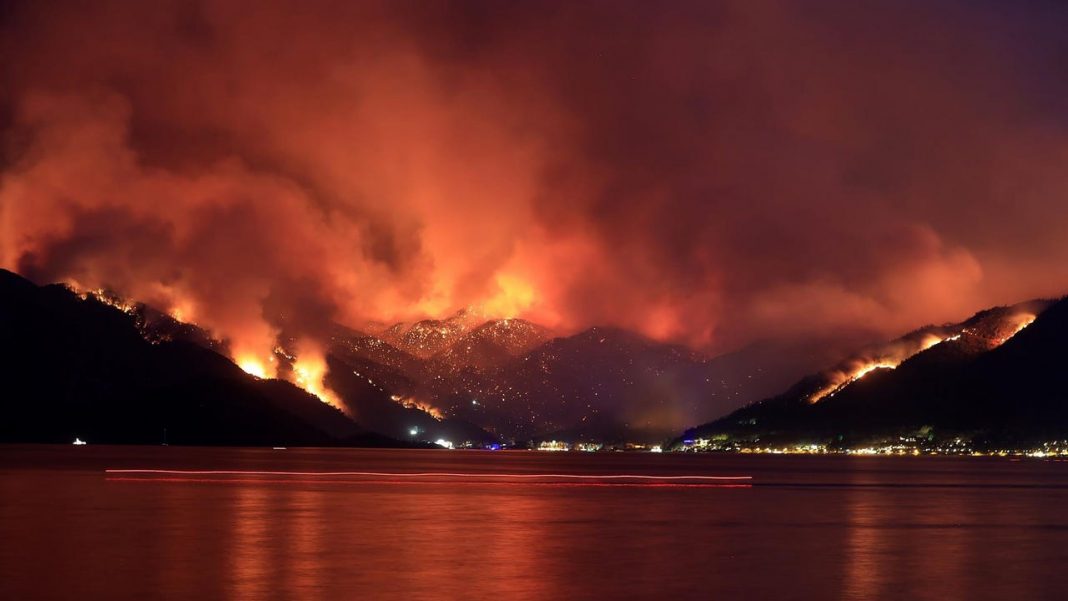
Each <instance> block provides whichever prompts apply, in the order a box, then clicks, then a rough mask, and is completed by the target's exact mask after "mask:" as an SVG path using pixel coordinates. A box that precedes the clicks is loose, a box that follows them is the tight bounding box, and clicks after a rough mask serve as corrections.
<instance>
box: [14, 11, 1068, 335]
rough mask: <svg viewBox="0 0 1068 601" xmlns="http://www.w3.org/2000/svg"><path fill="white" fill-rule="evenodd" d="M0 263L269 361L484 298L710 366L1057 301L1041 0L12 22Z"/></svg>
mask: <svg viewBox="0 0 1068 601" xmlns="http://www.w3.org/2000/svg"><path fill="white" fill-rule="evenodd" d="M0 24H2V30H0V67H2V80H0V127H2V131H3V146H2V149H3V158H2V162H0V167H2V169H3V173H2V178H3V179H2V180H0V266H3V267H6V268H10V269H14V270H16V271H18V272H21V273H23V274H25V275H27V276H29V277H31V278H34V279H36V280H39V281H56V280H68V281H75V282H78V283H79V284H80V285H83V286H86V287H109V288H112V289H114V290H116V291H118V292H121V293H124V294H128V295H130V296H133V297H135V298H138V299H140V300H145V301H147V302H150V303H154V304H157V305H160V306H162V307H164V308H169V309H170V310H172V311H175V312H178V313H180V314H181V315H182V316H184V317H186V318H188V319H191V320H193V321H196V322H198V323H201V324H203V325H205V326H207V327H209V328H211V329H212V330H214V331H215V332H217V333H218V334H219V335H220V336H223V337H227V338H229V339H231V341H232V346H233V347H234V349H235V352H237V351H240V350H241V349H243V348H246V349H248V350H249V351H250V352H257V353H263V352H267V350H266V349H269V348H271V345H272V340H273V338H274V336H275V334H276V333H277V331H278V330H279V328H280V327H281V326H280V323H281V319H282V318H284V320H285V323H287V324H288V325H289V327H292V326H293V324H294V323H296V324H298V325H297V326H296V327H297V329H302V330H304V331H303V332H298V334H299V335H301V336H305V337H310V338H315V337H316V336H319V335H320V334H321V331H322V329H323V328H325V327H327V325H328V324H329V322H331V321H332V320H336V321H339V322H342V323H345V324H347V325H350V326H354V327H360V326H361V325H362V324H363V323H365V322H366V321H367V320H391V319H406V318H414V317H419V316H425V315H444V314H447V313H450V312H452V311H454V310H456V309H458V308H461V307H464V306H469V305H475V306H481V307H482V308H483V309H484V310H485V311H486V312H487V313H489V314H498V315H522V316H526V317H529V318H532V319H535V320H538V321H541V322H544V323H547V324H549V325H552V326H556V327H558V328H560V329H562V330H567V329H574V328H580V327H583V326H587V325H592V324H614V325H620V326H624V327H631V328H636V329H639V330H641V331H643V332H645V333H647V334H650V335H653V336H656V337H660V338H665V339H675V340H680V341H684V342H687V343H690V344H693V345H695V346H701V347H706V348H708V349H710V350H727V349H729V348H731V347H734V346H737V345H739V344H743V343H745V342H747V341H750V340H753V339H756V338H762V337H768V336H775V335H794V334H798V335H803V334H808V333H812V332H814V331H819V332H821V333H824V334H825V333H826V332H827V331H833V330H849V329H857V328H870V329H874V330H876V331H880V332H882V333H893V332H897V331H900V330H903V329H908V328H911V327H913V326H916V325H919V324H922V323H928V322H938V321H944V320H948V319H953V318H960V317H962V316H963V315H964V314H966V313H968V312H970V311H973V310H975V309H978V308H981V307H983V306H987V305H991V304H995V303H1005V302H1012V301H1017V300H1021V299H1023V298H1027V297H1032V296H1038V295H1051V294H1060V293H1064V292H1066V291H1068V270H1065V269H1064V268H1063V265H1065V264H1066V263H1068V244H1065V243H1064V241H1063V237H1064V233H1065V231H1068V202H1066V201H1065V192H1066V190H1068V181H1066V177H1065V175H1064V173H1065V171H1064V168H1063V165H1064V164H1065V161H1066V159H1068V132H1066V131H1065V125H1066V123H1068V120H1066V117H1068V114H1066V113H1065V111H1064V108H1063V106H1062V105H1061V102H1060V101H1061V100H1062V99H1063V98H1064V97H1066V96H1065V92H1068V78H1066V74H1065V71H1064V67H1063V65H1064V64H1065V59H1066V58H1068V44H1066V43H1065V42H1064V38H1063V35H1062V32H1063V31H1064V30H1065V27H1066V26H1068V15H1066V14H1065V11H1064V10H1062V8H1061V7H1058V6H1057V5H1055V4H1051V5H1045V4H1039V3H1013V4H1012V5H1008V4H1005V3H990V4H986V3H979V2H967V3H959V4H958V3H951V2H943V3H935V4H930V3H900V2H860V3H857V2H845V1H843V2H803V3H797V2H750V1H749V0H745V1H737V2H719V3H717V2H673V3H666V4H665V3H648V2H604V3H597V2H591V3H575V2H560V3H545V2H536V3H535V2H531V3H501V2H455V3H452V2H418V3H391V2H385V3H378V2H369V3H353V2H270V3H267V2H249V3H244V2H231V1H222V0H220V1H207V2H174V1H164V2H151V3H138V2H116V3H108V2H94V3H69V4H68V3H44V2H24V3H19V2H15V3H11V4H7V5H5V6H4V8H3V9H2V11H0Z"/></svg>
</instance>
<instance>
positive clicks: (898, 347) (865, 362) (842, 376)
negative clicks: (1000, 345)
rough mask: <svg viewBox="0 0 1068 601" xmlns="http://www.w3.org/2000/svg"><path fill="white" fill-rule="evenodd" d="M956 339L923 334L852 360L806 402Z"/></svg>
mask: <svg viewBox="0 0 1068 601" xmlns="http://www.w3.org/2000/svg"><path fill="white" fill-rule="evenodd" d="M958 338H960V334H956V335H953V336H946V337H942V336H939V335H936V334H924V335H923V337H922V338H920V339H919V340H916V341H901V342H900V343H898V344H894V345H891V346H890V347H889V348H887V349H882V350H881V352H879V353H877V354H876V356H873V357H864V358H857V359H853V360H851V361H850V362H849V363H848V364H847V365H846V366H844V367H840V368H838V369H835V370H834V371H832V372H830V373H829V374H827V383H826V385H824V386H823V387H822V388H820V389H819V390H817V391H816V392H815V393H813V394H812V396H810V397H808V402H809V403H816V402H819V401H821V400H823V399H825V398H827V397H830V396H834V395H835V393H837V392H839V391H840V390H842V389H844V388H846V387H847V386H849V385H850V384H852V383H853V382H856V381H857V380H859V379H861V378H863V377H864V376H866V375H868V374H870V373H871V372H873V371H875V370H877V369H896V368H897V366H898V365H901V364H902V363H903V362H904V361H905V360H907V359H909V358H910V357H912V356H914V355H916V354H918V353H922V352H923V351H925V350H927V349H929V348H931V347H933V346H934V345H936V344H938V343H940V342H945V341H947V340H956V339H958Z"/></svg>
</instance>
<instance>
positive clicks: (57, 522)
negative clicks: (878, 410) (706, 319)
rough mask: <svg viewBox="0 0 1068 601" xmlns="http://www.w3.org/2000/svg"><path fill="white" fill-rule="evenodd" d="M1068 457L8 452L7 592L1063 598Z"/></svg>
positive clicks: (3, 591)
mask: <svg viewBox="0 0 1068 601" xmlns="http://www.w3.org/2000/svg"><path fill="white" fill-rule="evenodd" d="M1066 465H1068V464H1061V463H1053V462H1040V461H1030V462H1027V461H1025V462H1008V461H1006V460H995V459H981V460H979V459H946V458H923V457H921V458H871V457H865V458H855V457H752V456H693V455H670V454H665V455H651V454H644V455H636V454H581V455H579V454H528V453H497V454H492V453H459V452H454V453H448V452H434V451H357V450H325V449H319V450H316V449H306V450H298V449H292V450H289V451H286V452H284V453H279V452H272V451H269V450H253V449H179V448H173V447H171V448H167V449H158V448H130V447H127V448H101V447H96V448H94V447H82V448H78V449H70V448H65V447H6V448H0V599H33V598H41V599H60V598H72V597H75V596H80V597H82V598H109V599H119V598H137V599H163V598H167V599H179V598H181V599H190V598H198V599H242V600H244V599H324V600H325V599H368V598H382V599H423V598H438V599H455V598H507V599H551V598H557V599H559V598H566V599H579V598H605V599H612V598H623V599H632V598H636V599H640V598H649V599H661V598H668V597H672V596H674V597H676V598H708V597H731V596H733V597H736V598H756V599H765V598H788V599H809V598H814V599H901V598H910V599H916V598H920V599H944V600H954V599H999V598H1061V597H1063V596H1064V593H1065V592H1066V591H1068V588H1066V587H1068V576H1066V575H1065V574H1063V570H1062V569H1061V566H1062V565H1064V562H1065V561H1066V560H1068V518H1066V517H1064V516H1063V513H1062V507H1063V506H1064V503H1065V501H1068V469H1066ZM105 467H165V468H172V469H182V468H188V469H248V470H265V469H266V470H293V471H333V470H337V469H352V470H357V469H358V470H372V471H460V472H470V471H475V472H483V473H504V472H508V473H513V472H520V473H547V472H566V473H585V474H598V473H643V474H650V475H668V474H675V475H678V474H691V475H693V474H706V475H716V474H718V475H737V474H750V475H753V476H754V486H753V487H752V488H748V489H745V488H739V489H726V488H724V489H721V488H689V487H618V486H612V487H600V486H596V487H585V486H552V485H529V486H528V485H522V484H514V483H513V484H508V485H499V484H492V483H484V482H431V483H426V482H422V483H420V482H406V483H389V482H382V481H373V482H344V481H342V482H336V481H330V482H318V481H315V479H314V478H301V479H293V480H292V481H289V480H285V479H282V478H274V479H270V480H269V481H234V480H233V479H231V480H229V481H225V482H219V481H214V482H213V481H210V479H208V478H202V479H190V480H189V481H182V480H181V479H164V480H160V481H147V482H146V481H136V482H135V481H128V480H108V479H106V478H105V476H104V474H103V473H102V470H103V468H105ZM205 480H206V481H205Z"/></svg>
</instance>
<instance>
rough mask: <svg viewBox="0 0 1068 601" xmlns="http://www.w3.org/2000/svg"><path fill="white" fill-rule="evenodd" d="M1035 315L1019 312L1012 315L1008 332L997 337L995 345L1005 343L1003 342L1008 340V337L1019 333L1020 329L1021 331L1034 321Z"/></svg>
mask: <svg viewBox="0 0 1068 601" xmlns="http://www.w3.org/2000/svg"><path fill="white" fill-rule="evenodd" d="M1035 317H1036V316H1035V315H1034V314H1032V313H1021V314H1019V315H1014V316H1013V317H1012V319H1011V321H1010V323H1011V329H1010V330H1009V333H1008V334H1006V335H1005V336H1002V337H1000V338H998V339H997V340H996V342H997V345H998V346H1001V345H1002V344H1005V342H1006V341H1008V340H1009V339H1010V338H1012V337H1013V336H1015V335H1017V334H1019V333H1020V332H1021V331H1023V329H1024V328H1026V327H1027V326H1029V325H1031V324H1032V323H1034V321H1035Z"/></svg>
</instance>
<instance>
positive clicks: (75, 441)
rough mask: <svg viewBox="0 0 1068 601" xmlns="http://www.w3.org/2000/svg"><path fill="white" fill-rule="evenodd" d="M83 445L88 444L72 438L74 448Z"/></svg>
mask: <svg viewBox="0 0 1068 601" xmlns="http://www.w3.org/2000/svg"><path fill="white" fill-rule="evenodd" d="M85 444H89V443H87V442H85V441H84V440H82V439H80V438H78V437H74V445H75V446H79V447H80V446H82V445H85Z"/></svg>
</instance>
